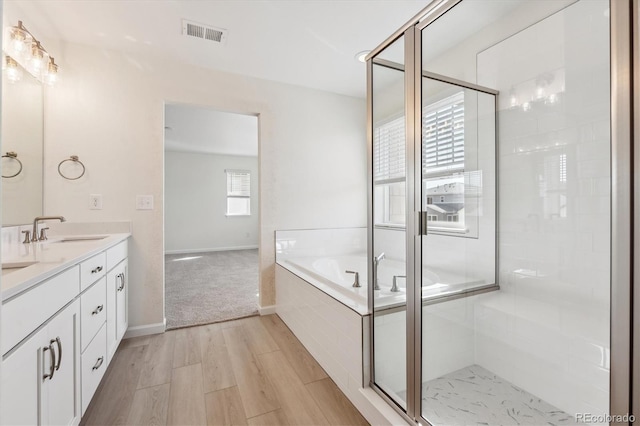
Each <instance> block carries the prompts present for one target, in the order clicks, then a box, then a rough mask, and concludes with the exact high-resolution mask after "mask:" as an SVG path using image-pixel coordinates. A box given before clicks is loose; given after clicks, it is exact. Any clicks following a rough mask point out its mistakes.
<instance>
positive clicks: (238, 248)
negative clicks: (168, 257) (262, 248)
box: [164, 245, 258, 254]
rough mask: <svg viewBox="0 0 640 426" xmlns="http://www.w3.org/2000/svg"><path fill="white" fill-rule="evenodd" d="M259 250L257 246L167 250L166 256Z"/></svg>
mask: <svg viewBox="0 0 640 426" xmlns="http://www.w3.org/2000/svg"><path fill="white" fill-rule="evenodd" d="M257 248H258V246H257V245H253V246H235V247H212V248H199V249H185V250H165V251H164V254H191V253H207V252H211V251H233V250H251V249H257Z"/></svg>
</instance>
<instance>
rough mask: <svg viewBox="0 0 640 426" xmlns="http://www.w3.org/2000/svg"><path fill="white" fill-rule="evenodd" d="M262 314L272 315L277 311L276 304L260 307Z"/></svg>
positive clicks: (259, 310)
mask: <svg viewBox="0 0 640 426" xmlns="http://www.w3.org/2000/svg"><path fill="white" fill-rule="evenodd" d="M258 312H260V315H271V314H275V313H276V305H271V306H260V307H258Z"/></svg>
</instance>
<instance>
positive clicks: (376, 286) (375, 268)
mask: <svg viewBox="0 0 640 426" xmlns="http://www.w3.org/2000/svg"><path fill="white" fill-rule="evenodd" d="M384 258H385V254H384V253H380V254H379V255H378V256H376V257H374V258H373V289H374V290H380V284H378V265H379V264H380V262H381V261H382V259H384Z"/></svg>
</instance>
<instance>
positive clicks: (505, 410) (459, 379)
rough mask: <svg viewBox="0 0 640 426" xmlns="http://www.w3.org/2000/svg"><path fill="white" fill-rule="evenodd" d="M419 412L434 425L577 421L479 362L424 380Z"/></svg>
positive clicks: (562, 422) (548, 423)
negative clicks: (481, 365) (478, 363)
mask: <svg viewBox="0 0 640 426" xmlns="http://www.w3.org/2000/svg"><path fill="white" fill-rule="evenodd" d="M422 413H423V415H424V416H425V418H426V419H427V420H429V422H431V424H433V425H434V426H436V425H438V426H439V425H446V426H457V425H490V426H497V425H578V424H580V423H578V422H576V420H575V419H574V418H573V416H571V415H570V414H568V413H565V412H564V411H562V410H560V409H558V408H556V407H554V406H553V405H551V404H549V403H548V402H546V401H543V400H542V399H540V398H538V397H536V396H534V395H532V394H530V393H529V392H527V391H525V390H523V389H520V388H519V387H517V386H514V385H513V384H511V383H510V382H508V381H506V380H504V379H502V378H501V377H499V376H496V375H495V374H493V373H492V372H491V371H489V370H487V369H485V368H483V367H480V366H479V365H471V366H469V367H465V368H463V369H461V370H457V371H454V372H452V373H449V374H446V375H444V376H442V377H439V378H437V379H433V380H430V381H428V382H425V383H423V384H422Z"/></svg>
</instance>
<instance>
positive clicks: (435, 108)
mask: <svg viewBox="0 0 640 426" xmlns="http://www.w3.org/2000/svg"><path fill="white" fill-rule="evenodd" d="M463 169H464V93H462V92H460V93H457V94H455V95H453V96H450V97H448V98H446V99H443V100H442V101H439V102H437V103H436V104H434V105H430V106H429V107H428V108H426V109H425V111H424V112H423V114H422V174H423V175H428V174H433V173H441V172H443V171H455V170H463Z"/></svg>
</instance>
